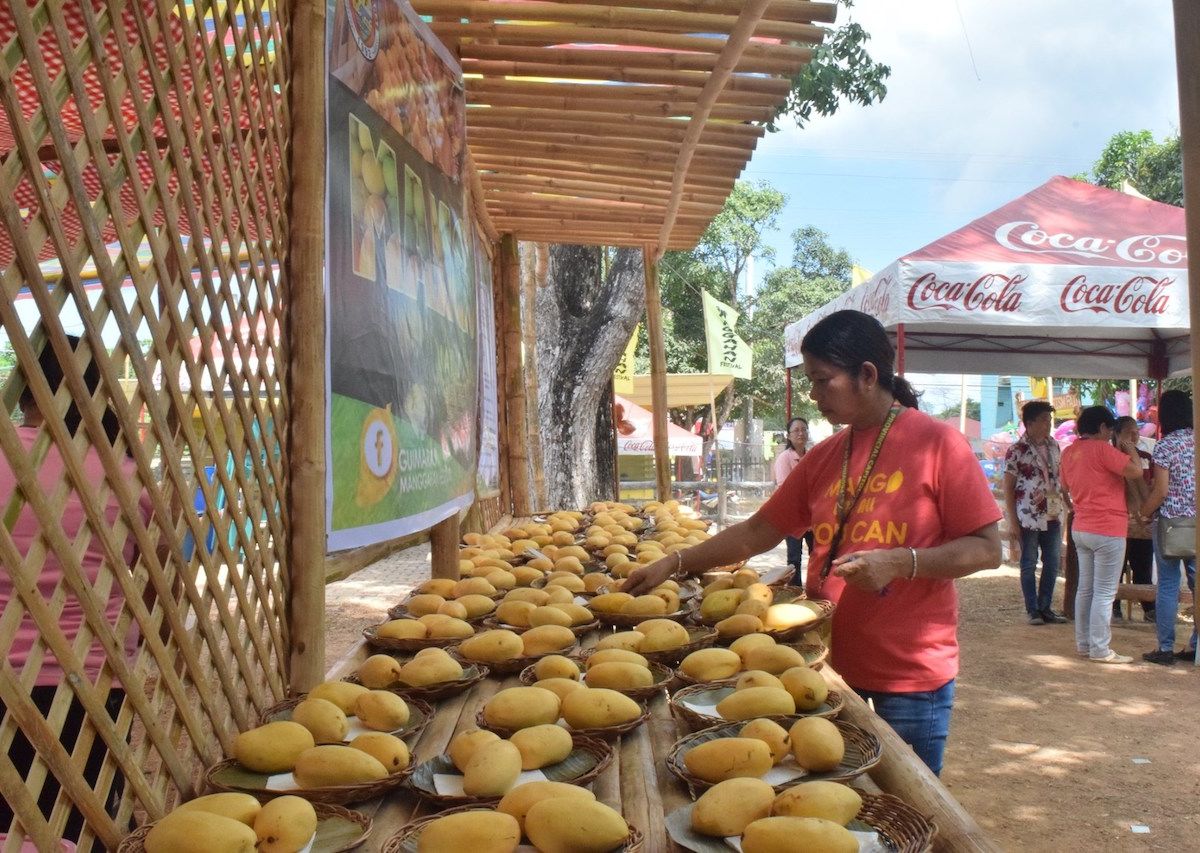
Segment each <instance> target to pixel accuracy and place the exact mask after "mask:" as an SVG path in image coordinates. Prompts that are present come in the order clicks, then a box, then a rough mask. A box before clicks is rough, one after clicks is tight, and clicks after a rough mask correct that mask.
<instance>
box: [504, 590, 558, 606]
mask: <svg viewBox="0 0 1200 853" xmlns="http://www.w3.org/2000/svg"><path fill="white" fill-rule="evenodd" d="M504 601H524V602H526V603H528V604H532V605H534V606H536V607H540V606H542V605H543V604H549V603H550V598H549V593H547V592H546V590H544V589H514V590H511V591H510V592H508V593H507V594H505V596H504ZM501 603H503V602H501Z"/></svg>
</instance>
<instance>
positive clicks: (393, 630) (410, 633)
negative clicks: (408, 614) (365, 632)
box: [375, 619, 429, 640]
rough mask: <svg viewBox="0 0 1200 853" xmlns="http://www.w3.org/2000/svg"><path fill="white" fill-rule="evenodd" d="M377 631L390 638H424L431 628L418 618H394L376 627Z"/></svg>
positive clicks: (378, 633)
mask: <svg viewBox="0 0 1200 853" xmlns="http://www.w3.org/2000/svg"><path fill="white" fill-rule="evenodd" d="M375 633H376V635H378V636H380V637H385V638H387V639H389V640H423V639H425V637H426V636H428V634H429V629H428V628H426V627H425V623H424V622H421V621H419V620H417V619H393V620H391V621H390V622H384V623H383V624H382V625H380V626H379V627H378V628H376V629H375Z"/></svg>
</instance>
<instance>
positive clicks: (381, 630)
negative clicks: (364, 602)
mask: <svg viewBox="0 0 1200 853" xmlns="http://www.w3.org/2000/svg"><path fill="white" fill-rule="evenodd" d="M442 606H443V607H444V606H445V605H444V604H443V605H442ZM375 633H376V634H377V635H378V636H380V637H385V638H387V639H389V640H423V639H425V637H426V636H427V635H428V634H429V629H428V628H426V627H425V623H424V622H421V621H419V620H417V619H392V620H391V621H390V622H384V623H383V624H382V625H380V626H379V627H378V628H376V629H375Z"/></svg>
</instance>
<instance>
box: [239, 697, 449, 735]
mask: <svg viewBox="0 0 1200 853" xmlns="http://www.w3.org/2000/svg"><path fill="white" fill-rule="evenodd" d="M389 692H395V691H389ZM303 701H304V697H303V696H297V697H296V698H294V699H284V700H283V701H282V702H279V703H277V704H275V705H272V706H271V707H270V708H268V709H267V710H265V711H263V712H262V715H261V716H260V717H259V721H260V722H261V723H262V724H263V725H266V724H267V723H274V722H278V721H279V720H290V719H291V718H292V709H293V708H295V707H296V706H297V705H299V704H300V703H301V702H303ZM404 702H405V704H407V705H408V722H407V723H405V724H404V725H403V726H401V727H400V728H398V729H396V730H395V731H391V732H387V734H390V735H392V736H393V737H398V738H400V739H401V740H404V739H408V738H415V737H417V736H418V735H419V734H421V732H423V731H425V727H426V726H427V725H429V721H430V720H432V719H433V707H432V706H431V705H430V704H429V703H428V702H425V701H423V700H421V699H416V698H413V697H410V696H405V697H404ZM349 719H351V720H353V719H356V718H354V717H349Z"/></svg>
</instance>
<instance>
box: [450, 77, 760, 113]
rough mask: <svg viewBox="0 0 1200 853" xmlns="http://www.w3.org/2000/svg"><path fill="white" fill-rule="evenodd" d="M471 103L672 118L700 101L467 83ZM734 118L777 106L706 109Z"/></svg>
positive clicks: (718, 106)
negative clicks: (514, 90) (493, 88)
mask: <svg viewBox="0 0 1200 853" xmlns="http://www.w3.org/2000/svg"><path fill="white" fill-rule="evenodd" d="M467 103H468V104H481V105H484V106H495V107H524V108H526V109H536V110H552V111H559V110H561V111H577V110H587V111H595V112H607V113H613V114H615V115H625V114H632V115H646V116H660V117H663V118H670V117H672V116H692V115H695V112H696V102H695V101H689V100H683V101H652V100H647V101H639V100H637V99H636V98H625V99H617V98H613V99H611V100H610V99H596V100H591V99H585V98H577V97H562V96H548V95H518V94H510V93H499V92H476V91H475V89H474V87H472V86H470V85H468V86H467ZM710 115H711V116H712V117H713V118H717V119H729V120H730V121H768V120H769V119H771V118H772V117H774V115H775V108H774V107H769V106H768V107H755V106H740V105H736V104H720V105H717V104H716V99H715V98H714V99H713V102H712V104H710V106H709V108H708V112H707V113H705V119H706V120H707V118H708V117H709V116H710Z"/></svg>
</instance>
